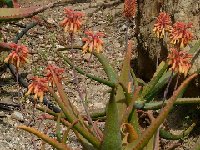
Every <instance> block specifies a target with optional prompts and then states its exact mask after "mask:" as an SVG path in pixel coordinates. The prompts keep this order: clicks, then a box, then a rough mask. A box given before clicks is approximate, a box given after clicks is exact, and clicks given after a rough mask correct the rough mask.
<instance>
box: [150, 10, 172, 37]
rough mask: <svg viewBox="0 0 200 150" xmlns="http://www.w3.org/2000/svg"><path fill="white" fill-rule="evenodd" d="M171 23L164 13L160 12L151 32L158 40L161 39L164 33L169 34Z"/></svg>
mask: <svg viewBox="0 0 200 150" xmlns="http://www.w3.org/2000/svg"><path fill="white" fill-rule="evenodd" d="M171 23H172V22H171V18H170V16H169V15H168V14H167V13H165V12H161V13H160V14H159V16H158V17H157V21H156V23H155V24H154V29H153V32H154V33H155V34H156V36H157V37H158V38H159V39H161V38H163V37H164V36H165V33H166V32H168V33H169V32H170V31H171Z"/></svg>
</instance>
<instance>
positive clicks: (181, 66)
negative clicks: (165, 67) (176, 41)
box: [168, 48, 192, 76]
mask: <svg viewBox="0 0 200 150" xmlns="http://www.w3.org/2000/svg"><path fill="white" fill-rule="evenodd" d="M191 58H192V55H191V54H188V53H187V52H185V51H178V50H177V49H175V48H171V49H170V53H169V55H168V59H169V62H168V64H169V65H171V69H172V70H173V71H177V72H179V73H183V74H184V76H186V75H187V74H188V71H189V69H190V67H191V63H190V60H191Z"/></svg>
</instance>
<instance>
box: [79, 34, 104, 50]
mask: <svg viewBox="0 0 200 150" xmlns="http://www.w3.org/2000/svg"><path fill="white" fill-rule="evenodd" d="M85 34H86V35H87V38H83V39H82V41H83V42H85V45H84V46H83V52H87V51H89V52H93V51H96V52H97V53H99V52H102V51H103V41H102V40H101V39H100V38H101V37H104V36H105V34H104V33H102V32H96V33H94V32H92V31H86V32H85Z"/></svg>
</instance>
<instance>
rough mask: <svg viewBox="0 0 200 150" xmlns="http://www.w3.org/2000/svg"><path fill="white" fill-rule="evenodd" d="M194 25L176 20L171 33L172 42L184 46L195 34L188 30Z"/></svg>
mask: <svg viewBox="0 0 200 150" xmlns="http://www.w3.org/2000/svg"><path fill="white" fill-rule="evenodd" d="M191 27H192V23H188V24H185V23H183V22H176V23H175V24H174V25H173V29H172V32H171V34H170V39H171V43H172V44H174V45H178V47H180V48H183V47H186V46H187V45H188V43H189V42H190V41H191V40H192V39H193V34H192V33H191V32H190V31H188V29H189V28H191Z"/></svg>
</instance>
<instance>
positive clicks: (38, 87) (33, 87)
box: [26, 65, 64, 101]
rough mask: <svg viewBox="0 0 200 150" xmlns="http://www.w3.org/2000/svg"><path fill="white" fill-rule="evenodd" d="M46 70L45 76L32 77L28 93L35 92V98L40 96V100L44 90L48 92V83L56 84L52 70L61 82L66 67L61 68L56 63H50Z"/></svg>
mask: <svg viewBox="0 0 200 150" xmlns="http://www.w3.org/2000/svg"><path fill="white" fill-rule="evenodd" d="M45 71H46V75H45V77H44V78H39V77H37V76H35V77H33V78H32V83H31V84H30V85H29V86H28V92H27V93H26V96H27V95H30V94H31V93H33V94H35V96H34V99H37V98H39V100H40V101H42V100H43V95H44V92H47V90H48V88H47V86H48V83H51V85H52V86H53V84H54V80H53V74H52V71H53V72H54V73H55V75H56V76H57V78H58V81H59V82H61V80H62V74H63V73H64V69H62V68H59V67H57V66H55V65H48V66H47V67H46V69H45Z"/></svg>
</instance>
